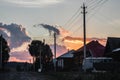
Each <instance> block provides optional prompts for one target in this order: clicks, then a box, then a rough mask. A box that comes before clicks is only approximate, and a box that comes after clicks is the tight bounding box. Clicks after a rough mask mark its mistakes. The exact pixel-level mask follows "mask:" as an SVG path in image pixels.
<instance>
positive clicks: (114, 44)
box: [105, 37, 120, 54]
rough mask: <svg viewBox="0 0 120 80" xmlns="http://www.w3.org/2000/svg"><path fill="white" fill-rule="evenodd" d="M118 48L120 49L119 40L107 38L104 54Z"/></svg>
mask: <svg viewBox="0 0 120 80" xmlns="http://www.w3.org/2000/svg"><path fill="white" fill-rule="evenodd" d="M118 48H120V38H117V37H108V39H107V43H106V47H105V54H106V53H111V52H113V51H114V50H116V49H118Z"/></svg>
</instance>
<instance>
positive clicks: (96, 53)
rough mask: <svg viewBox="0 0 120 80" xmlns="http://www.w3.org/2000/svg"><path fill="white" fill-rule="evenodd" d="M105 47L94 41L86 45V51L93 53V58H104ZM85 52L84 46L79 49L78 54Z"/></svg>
mask: <svg viewBox="0 0 120 80" xmlns="http://www.w3.org/2000/svg"><path fill="white" fill-rule="evenodd" d="M104 49H105V47H104V46H103V45H101V44H100V43H99V42H98V41H97V40H93V41H91V42H89V43H88V44H86V50H87V51H90V53H92V56H93V57H102V56H103V55H104ZM83 50H84V46H83V47H81V48H79V49H78V50H77V51H76V53H79V52H81V51H83Z"/></svg>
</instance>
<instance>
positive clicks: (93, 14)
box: [0, 0, 120, 61]
mask: <svg viewBox="0 0 120 80" xmlns="http://www.w3.org/2000/svg"><path fill="white" fill-rule="evenodd" d="M83 2H84V3H85V5H86V6H87V8H86V11H87V13H86V34H87V38H88V39H87V42H89V41H91V40H96V39H97V40H99V41H100V42H101V43H102V44H103V45H105V41H106V39H107V37H119V36H120V35H119V34H120V31H119V30H120V15H119V14H120V10H119V8H120V5H119V3H120V0H0V22H1V23H3V24H6V25H8V26H11V23H14V24H16V26H14V28H13V27H11V28H12V30H11V29H8V28H7V27H5V29H3V28H4V27H2V28H1V30H2V31H3V32H4V33H5V32H6V29H7V30H8V32H10V33H11V35H14V34H15V33H13V32H14V30H16V28H17V29H18V34H21V36H22V35H23V36H25V39H24V38H22V37H21V36H20V35H18V34H16V35H14V36H12V37H11V38H9V37H7V38H6V39H7V41H8V42H9V44H10V43H11V45H10V46H11V53H10V54H11V56H12V57H11V58H10V61H25V60H27V61H29V60H30V59H31V57H30V55H29V53H28V51H27V52H26V50H27V46H28V44H30V41H31V40H34V39H39V40H43V39H45V40H46V43H47V44H49V45H50V46H51V49H52V50H53V31H54V30H53V29H52V30H50V28H49V29H48V28H45V27H44V26H42V25H38V24H44V25H48V26H53V27H54V28H56V29H58V31H59V32H60V34H58V37H57V47H58V49H57V51H58V52H57V53H58V55H61V54H62V53H64V52H66V51H67V50H68V49H70V50H71V49H75V50H76V49H78V48H80V47H81V46H82V44H83V42H82V37H83V26H82V25H83V20H82V18H83V17H82V16H83V15H82V13H81V12H82V8H81V6H82V5H83ZM21 27H22V28H21ZM17 36H20V39H22V40H20V41H22V45H20V43H18V41H17V40H18V39H15V40H16V41H12V40H14V39H13V38H16V37H17ZM10 41H11V42H10ZM20 41H19V42H20ZM13 42H16V43H14V45H16V44H17V45H18V46H14V45H12V44H13ZM20 51H23V52H22V54H23V53H24V55H25V57H24V58H23V57H22V56H21V52H20ZM26 57H27V58H26ZM25 58H26V59H25Z"/></svg>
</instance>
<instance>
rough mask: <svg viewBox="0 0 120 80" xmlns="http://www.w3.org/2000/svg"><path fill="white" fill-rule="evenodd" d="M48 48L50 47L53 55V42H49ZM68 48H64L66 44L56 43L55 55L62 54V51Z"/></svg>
mask: <svg viewBox="0 0 120 80" xmlns="http://www.w3.org/2000/svg"><path fill="white" fill-rule="evenodd" d="M50 48H51V49H52V52H53V55H54V45H53V44H50ZM67 51H68V49H67V48H66V46H64V45H58V44H57V45H56V56H57V57H58V56H60V55H62V54H63V53H65V52H67Z"/></svg>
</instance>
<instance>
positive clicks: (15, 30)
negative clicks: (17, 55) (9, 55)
mask: <svg viewBox="0 0 120 80" xmlns="http://www.w3.org/2000/svg"><path fill="white" fill-rule="evenodd" d="M0 31H2V33H1V34H5V33H6V35H7V36H6V37H5V38H7V40H8V41H9V44H10V47H11V49H12V48H16V47H19V46H21V45H22V43H23V42H29V41H30V40H31V38H30V37H29V36H28V35H27V34H26V29H25V28H23V26H22V25H17V24H13V23H12V24H10V25H7V24H2V23H0Z"/></svg>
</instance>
